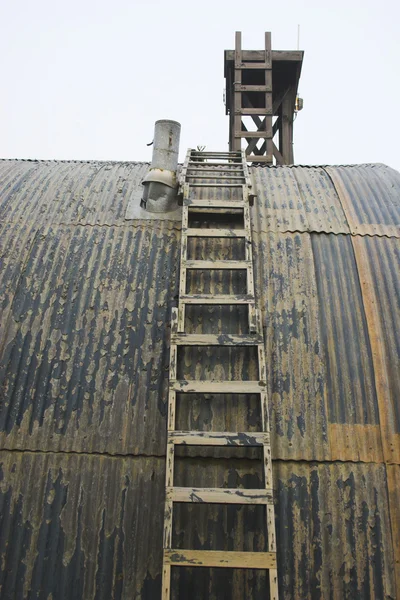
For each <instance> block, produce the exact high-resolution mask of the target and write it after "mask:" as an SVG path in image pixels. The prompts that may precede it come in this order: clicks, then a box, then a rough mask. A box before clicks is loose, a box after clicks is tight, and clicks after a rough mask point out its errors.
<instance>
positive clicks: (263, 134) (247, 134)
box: [192, 130, 272, 185]
mask: <svg viewBox="0 0 400 600" xmlns="http://www.w3.org/2000/svg"><path fill="white" fill-rule="evenodd" d="M235 137H236V138H238V137H240V138H260V139H272V135H271V133H269V132H268V131H265V130H264V131H235ZM248 158H249V157H248V156H247V160H248ZM192 185H193V184H192Z"/></svg>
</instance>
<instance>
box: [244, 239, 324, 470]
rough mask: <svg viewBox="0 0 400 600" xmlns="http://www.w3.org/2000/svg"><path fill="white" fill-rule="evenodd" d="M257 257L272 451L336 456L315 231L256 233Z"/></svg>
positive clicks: (290, 455)
mask: <svg viewBox="0 0 400 600" xmlns="http://www.w3.org/2000/svg"><path fill="white" fill-rule="evenodd" d="M253 240H254V260H255V273H256V281H257V284H256V286H255V288H256V290H257V291H258V292H259V294H260V297H259V298H258V306H259V307H260V309H261V310H262V313H263V317H262V318H263V323H264V326H265V332H264V337H265V340H266V363H267V385H268V391H269V397H270V418H271V427H272V433H273V435H272V440H271V441H272V455H273V456H274V457H275V458H283V459H289V458H293V459H298V460H300V459H305V460H312V459H317V460H327V459H328V458H329V456H330V453H329V442H328V420H327V407H326V397H325V395H326V390H325V366H324V348H323V347H322V340H321V334H320V328H319V319H318V316H319V306H318V291H317V285H316V280H315V271H314V260H313V252H312V245H311V239H310V236H309V234H300V233H295V234H291V233H282V234H279V233H272V232H271V233H269V234H268V235H265V234H261V235H259V234H255V235H254V236H253Z"/></svg>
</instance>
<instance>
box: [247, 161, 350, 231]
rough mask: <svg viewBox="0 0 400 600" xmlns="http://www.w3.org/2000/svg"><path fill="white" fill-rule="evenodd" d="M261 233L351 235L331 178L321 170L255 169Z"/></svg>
mask: <svg viewBox="0 0 400 600" xmlns="http://www.w3.org/2000/svg"><path fill="white" fill-rule="evenodd" d="M251 173H252V176H253V181H254V184H255V185H254V190H255V193H256V194H257V198H256V200H255V202H256V206H257V211H256V214H255V220H254V226H255V228H256V229H257V230H258V231H265V232H267V231H275V232H278V231H281V232H285V231H290V232H294V231H324V232H326V233H349V226H348V224H347V220H346V217H345V214H344V212H343V208H342V206H341V203H340V200H339V198H338V195H337V193H336V191H335V188H334V186H333V184H332V181H331V179H330V178H329V176H327V174H326V173H325V171H324V170H323V169H322V168H321V167H285V166H284V167H252V169H251Z"/></svg>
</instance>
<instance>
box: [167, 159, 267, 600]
mask: <svg viewBox="0 0 400 600" xmlns="http://www.w3.org/2000/svg"><path fill="white" fill-rule="evenodd" d="M180 187H181V191H182V193H183V209H182V239H181V263H180V283H179V304H178V308H173V309H172V320H171V321H172V327H171V349H170V353H171V354H170V377H169V396H168V437H167V454H166V495H165V515H164V544H163V548H164V552H163V579H162V600H170V597H171V567H185V566H190V567H223V568H239V569H246V568H250V569H267V570H269V586H270V590H269V597H270V599H271V600H278V583H277V564H276V539H275V514H274V504H273V481H272V461H271V445H270V434H269V416H268V401H267V389H266V365H265V351H264V339H263V329H262V323H261V317H260V313H259V311H258V310H257V308H256V306H255V295H254V277H253V257H252V238H251V224H250V205H251V203H252V200H253V195H252V193H251V181H250V176H249V172H248V167H247V162H246V156H245V153H244V151H239V152H197V151H194V150H189V151H188V153H187V155H186V159H185V162H184V165H183V168H182V172H181V175H180ZM211 187H224V188H226V189H230V188H234V189H235V188H237V192H238V198H239V199H237V200H214V199H211V200H210V199H204V198H201V197H199V198H198V199H193V198H192V199H191V193H192V192H193V190H196V193H195V194H194V195H196V196H202V195H204V192H203V191H202V190H203V188H211ZM197 188H198V189H197ZM191 211H194V212H196V213H199V214H200V218H201V216H202V215H204V216H205V217H207V216H210V215H211V214H215V213H216V212H217V211H220V212H222V213H225V214H230V213H232V214H236V215H237V214H238V213H239V214H240V218H243V228H242V229H222V228H212V229H206V228H191V227H189V215H190V213H191ZM190 237H213V238H222V237H228V238H229V237H231V238H234V237H241V238H244V241H245V258H244V260H238V261H236V260H234V261H232V260H188V257H187V255H188V239H189V238H190ZM188 269H202V270H208V269H241V270H244V271H246V285H247V290H246V293H245V294H242V295H212V294H187V293H186V273H187V270H188ZM188 304H198V305H209V304H214V305H222V304H226V305H239V304H240V305H243V304H244V305H246V306H247V307H248V329H249V333H248V334H218V333H215V334H204V333H203V334H197V333H196V334H195V333H185V307H186V305H188ZM221 345H222V346H253V347H257V357H258V380H256V381H205V380H200V381H197V380H178V379H177V366H178V347H179V346H221ZM182 392H183V393H204V394H212V393H222V394H224V393H226V394H257V395H258V396H259V401H260V408H261V415H262V417H261V419H262V431H259V432H253V431H252V432H237V431H235V432H231V431H221V432H214V431H212V432H208V431H177V430H176V425H175V406H176V394H177V393H182ZM180 444H185V445H196V446H258V447H261V448H262V456H263V472H264V487H263V488H262V489H242V488H235V489H227V488H189V487H177V486H175V485H174V462H175V447H176V446H177V445H180ZM182 460H185V459H184V458H182ZM177 502H202V503H218V504H262V505H265V507H266V524H267V532H268V545H267V548H268V551H267V552H233V551H229V552H225V551H210V550H193V549H192V550H190V549H188V550H186V549H185V550H182V549H176V548H173V546H172V525H173V515H174V504H175V503H177Z"/></svg>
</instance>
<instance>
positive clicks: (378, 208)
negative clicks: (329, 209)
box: [326, 164, 400, 237]
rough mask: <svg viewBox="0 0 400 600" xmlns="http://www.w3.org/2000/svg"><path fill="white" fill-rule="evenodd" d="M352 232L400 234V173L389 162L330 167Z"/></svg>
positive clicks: (359, 233) (329, 171)
mask: <svg viewBox="0 0 400 600" xmlns="http://www.w3.org/2000/svg"><path fill="white" fill-rule="evenodd" d="M326 172H327V173H328V174H329V176H330V177H331V179H332V181H333V184H334V185H335V187H336V190H337V193H338V194H339V198H340V201H341V203H342V206H343V210H344V212H345V215H346V218H347V221H348V223H349V226H350V229H351V233H353V234H356V235H386V236H393V237H400V194H399V188H400V174H399V173H398V172H397V171H395V170H394V169H391V168H390V167H387V166H386V165H379V164H377V165H354V166H353V167H351V168H348V167H327V168H326Z"/></svg>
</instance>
